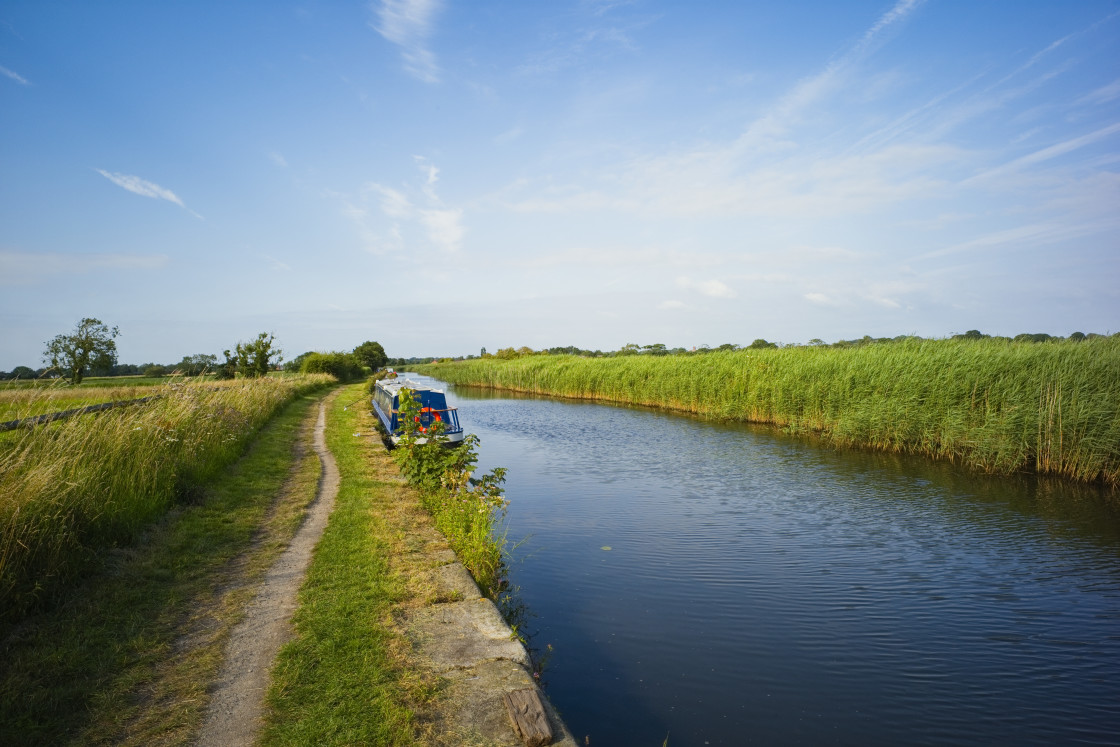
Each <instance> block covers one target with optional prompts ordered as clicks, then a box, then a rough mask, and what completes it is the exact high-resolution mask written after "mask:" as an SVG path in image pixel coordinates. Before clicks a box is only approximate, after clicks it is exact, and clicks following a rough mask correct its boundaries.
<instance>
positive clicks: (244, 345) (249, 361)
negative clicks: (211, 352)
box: [223, 332, 283, 379]
mask: <svg viewBox="0 0 1120 747" xmlns="http://www.w3.org/2000/svg"><path fill="white" fill-rule="evenodd" d="M274 341H275V338H274V337H273V336H272V335H270V334H268V333H267V332H261V333H260V334H259V335H257V339H255V340H253V341H252V342H239V343H237V373H239V374H241V375H242V376H244V377H246V378H250V379H257V378H260V377H262V376H265V375H267V374H268V369H269V366H270V365H271V363H272V359H273V358H276V360H277V361H280V360H282V359H283V351H282V350H273V349H272V343H273V342H274ZM223 352H224V354H225V356H226V365H227V366H228V365H229V363H230V354H229V351H228V350H226V351H223Z"/></svg>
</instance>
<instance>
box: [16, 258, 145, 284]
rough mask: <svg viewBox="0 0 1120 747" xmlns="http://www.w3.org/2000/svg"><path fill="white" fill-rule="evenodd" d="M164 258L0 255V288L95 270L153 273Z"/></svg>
mask: <svg viewBox="0 0 1120 747" xmlns="http://www.w3.org/2000/svg"><path fill="white" fill-rule="evenodd" d="M166 264H167V256H166V255H164V254H62V253H55V252H44V253H31V252H16V251H0V284H4V285H27V284H30V283H34V282H37V281H39V280H42V279H45V278H49V277H53V276H59V275H84V274H87V273H90V272H93V271H95V270H157V269H159V268H161V267H163V266H165V265H166Z"/></svg>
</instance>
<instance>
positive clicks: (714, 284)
mask: <svg viewBox="0 0 1120 747" xmlns="http://www.w3.org/2000/svg"><path fill="white" fill-rule="evenodd" d="M677 285H679V286H680V287H681V288H688V289H689V290H694V291H696V292H698V293H700V294H702V295H705V296H708V297H709V298H735V291H733V290H731V289H730V288H729V287H727V285H726V284H725V283H723V282H721V281H719V280H693V279H692V278H689V277H679V278H677Z"/></svg>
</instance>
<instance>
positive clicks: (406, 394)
mask: <svg viewBox="0 0 1120 747" xmlns="http://www.w3.org/2000/svg"><path fill="white" fill-rule="evenodd" d="M419 415H420V405H419V403H418V402H417V400H416V399H414V398H413V396H412V393H411V392H410V391H409V390H407V389H405V390H403V391H402V392H401V397H400V422H401V425H402V435H401V440H400V445H399V446H397V447H396V448H395V449H394V450H393V460H394V461H395V462H396V463H397V465H398V466H399V467H400V468H401V474H402V475H404V477H405V479H406V480H408V483H409V484H410V485H412V486H413V487H414V488H416V489H417V491H418V492H419V493H420V504H421V505H422V506H423V507H424V508H425V509H426V510H427V511H428V513H430V514H431V515H432V518H433V519H434V520H435V525H436V528H437V529H439V531H440V532H442V533H443V535H444V536H445V537H446V538H447V541H448V544H450V545H451V549H452V550H454V551H455V555H456V556H458V558H459V561H460V562H461V563H462V564H463V566H464V567H465V568H466V569H467V570H468V571H470V573H471V576H473V577H474V580H475V581H477V582H478V586H479V588H480V589H481V590H482V593H483V594H485V595H486V596H488V597H490V598H492V599H495V600H497V598H498V594H499V593H500V592H501V590H502V575H503V574H502V570H503V568H504V558H503V551H504V549H505V535H504V533H502V532H501V531H499V525H500V524H501V522H502V520H503V518H504V517H505V510H506V506H507V502H506V500H505V498H504V497H503V496H502V483H503V482H505V474H506V471H505V469H504V468H502V467H495V468H494V469H493V470H491V471H490V472H488V473H486V474H485V475H482V476H481V477H478V478H476V477H474V472H475V464H476V463H477V462H478V437H477V436H475V435H473V434H472V435H468V436H467V437H466V438H464V439H463V442H462V443H460V444H458V445H456V446H454V447H450V448H449V447H448V446H447V445H446V438H444V437H443V435H442V424H440V423H435V424H433V425H432V427H430V428H429V429H428V431H427V432H426V433H425V434H423V435H422V434H421V432H420V430H419V423H420V418H419Z"/></svg>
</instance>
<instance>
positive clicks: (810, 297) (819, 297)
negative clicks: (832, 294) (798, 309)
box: [805, 293, 832, 306]
mask: <svg viewBox="0 0 1120 747" xmlns="http://www.w3.org/2000/svg"><path fill="white" fill-rule="evenodd" d="M805 300H807V301H811V302H812V303H815V304H817V305H818V306H831V305H832V299H831V298H829V297H828V296H826V295H825V294H823V293H806V294H805Z"/></svg>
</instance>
